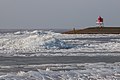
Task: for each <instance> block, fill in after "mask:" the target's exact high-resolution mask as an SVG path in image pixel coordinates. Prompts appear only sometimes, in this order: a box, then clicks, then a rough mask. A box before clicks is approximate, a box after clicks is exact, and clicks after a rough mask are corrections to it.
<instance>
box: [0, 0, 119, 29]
mask: <svg viewBox="0 0 120 80" xmlns="http://www.w3.org/2000/svg"><path fill="white" fill-rule="evenodd" d="M99 15H100V16H103V17H104V21H105V25H106V26H120V0H0V29H14V28H15V29H17V28H25V29H28V28H34V29H36V28H39V29H41V28H63V29H65V28H68V29H71V28H74V27H75V28H84V27H87V26H95V21H96V19H97V17H98V16H99Z"/></svg>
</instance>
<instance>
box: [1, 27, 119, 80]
mask: <svg viewBox="0 0 120 80" xmlns="http://www.w3.org/2000/svg"><path fill="white" fill-rule="evenodd" d="M61 31H63V30H61ZM61 31H59V32H58V30H16V29H13V30H6V29H5V30H0V80H120V34H61V33H60V32H61Z"/></svg>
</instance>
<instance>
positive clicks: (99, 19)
mask: <svg viewBox="0 0 120 80" xmlns="http://www.w3.org/2000/svg"><path fill="white" fill-rule="evenodd" d="M96 25H97V26H98V27H104V22H103V18H102V17H101V16H98V19H97V20H96Z"/></svg>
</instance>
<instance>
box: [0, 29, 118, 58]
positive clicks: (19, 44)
mask: <svg viewBox="0 0 120 80" xmlns="http://www.w3.org/2000/svg"><path fill="white" fill-rule="evenodd" d="M23 53H25V54H23ZM26 53H28V54H26ZM29 53H33V54H29ZM119 53H120V35H119V34H60V33H54V32H52V31H42V30H35V31H18V32H14V33H4V34H1V35H0V56H26V55H27V56H77V55H79V56H86V55H88V56H95V55H112V56H118V55H120V54H119Z"/></svg>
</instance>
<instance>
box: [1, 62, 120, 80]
mask: <svg viewBox="0 0 120 80" xmlns="http://www.w3.org/2000/svg"><path fill="white" fill-rule="evenodd" d="M40 66H41V65H40ZM40 66H39V67H40ZM42 66H43V67H46V66H47V67H49V68H51V69H50V70H49V71H46V70H42V69H37V71H28V72H25V71H19V72H14V73H13V72H11V73H7V74H4V75H1V76H0V79H1V80H11V79H12V80H119V79H120V63H113V64H110V63H84V64H48V65H42ZM34 67H36V66H34ZM36 68H37V67H36Z"/></svg>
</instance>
